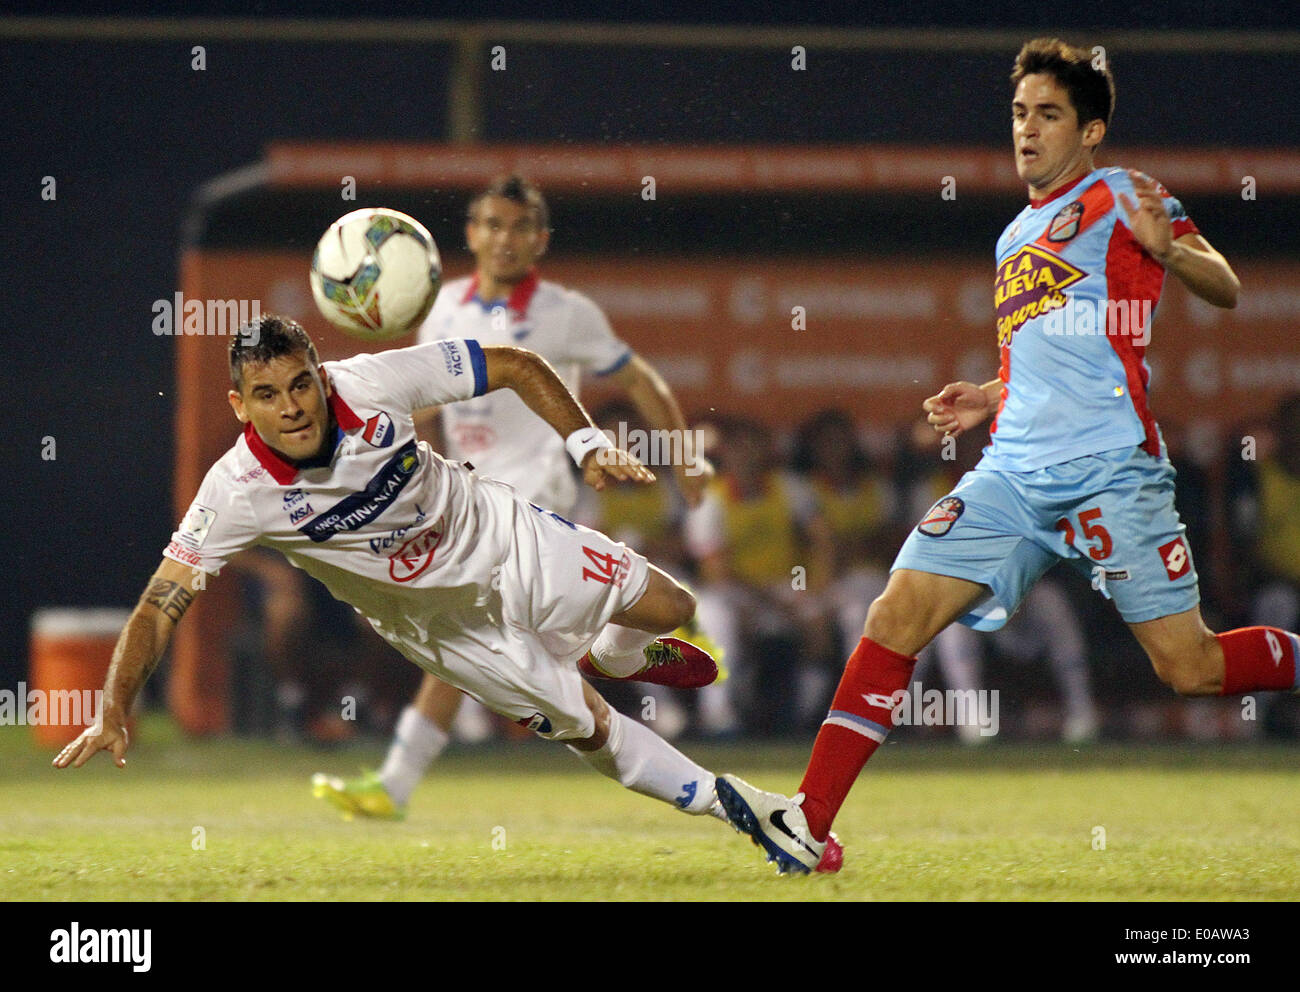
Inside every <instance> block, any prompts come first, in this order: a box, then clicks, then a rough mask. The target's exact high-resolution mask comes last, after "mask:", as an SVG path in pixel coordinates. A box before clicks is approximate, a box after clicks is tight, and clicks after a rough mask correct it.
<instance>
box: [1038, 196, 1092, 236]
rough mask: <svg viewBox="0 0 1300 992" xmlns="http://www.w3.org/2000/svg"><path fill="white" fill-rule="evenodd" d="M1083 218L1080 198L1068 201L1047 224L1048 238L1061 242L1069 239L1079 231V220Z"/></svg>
mask: <svg viewBox="0 0 1300 992" xmlns="http://www.w3.org/2000/svg"><path fill="white" fill-rule="evenodd" d="M1081 220H1083V204H1082V203H1080V202H1079V201H1078V200H1075V201H1074V202H1073V203H1067V204H1066V205H1065V206H1064V207H1062V208H1061V209H1060V211H1058V212H1057V214H1056V216H1055V217H1053V218H1052V222H1051V223H1050V224H1048V225H1047V240H1048V241H1052V242H1055V243H1057V244H1060V243H1061V242H1062V241H1069V240H1070V239H1071V238H1072V237H1074V236H1075V235H1076V234H1078V233H1079V221H1081Z"/></svg>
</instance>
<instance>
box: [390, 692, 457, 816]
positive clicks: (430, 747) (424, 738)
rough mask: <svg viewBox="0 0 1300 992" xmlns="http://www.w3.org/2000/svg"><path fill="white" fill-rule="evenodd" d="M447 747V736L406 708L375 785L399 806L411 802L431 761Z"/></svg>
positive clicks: (398, 721)
mask: <svg viewBox="0 0 1300 992" xmlns="http://www.w3.org/2000/svg"><path fill="white" fill-rule="evenodd" d="M446 746H447V732H446V731H445V730H443V729H442V728H441V727H439V726H438V725H437V724H436V723H434V722H433V721H432V720H430V719H429V718H428V717H427V716H425V715H424V714H423V713H421V712H420V711H419V710H417V709H416V708H415V707H414V706H408V707H406V709H404V710H402V715H401V716H400V717H398V718H397V728H396V729H395V730H394V731H393V743H392V744H390V745H389V746H388V757H387V758H385V759H384V767H383V768H381V769H379V781H380V782H382V783H383V785H384V788H385V789H387V790H388V794H389V796H391V797H392V800H393V802H395V803H397V804H398V805H399V806H400V805H401V804H403V803H405V802H406V801H407V800H408V799H410V798H411V793H412V792H414V791H415V787H416V785H417V784H419V781H420V779H421V777H423V775H424V773H425V772H426V771H428V770H429V766H430V765H431V764H433V759H434V758H436V757H438V755H440V754H441V753H442V749H443V748H444V747H446Z"/></svg>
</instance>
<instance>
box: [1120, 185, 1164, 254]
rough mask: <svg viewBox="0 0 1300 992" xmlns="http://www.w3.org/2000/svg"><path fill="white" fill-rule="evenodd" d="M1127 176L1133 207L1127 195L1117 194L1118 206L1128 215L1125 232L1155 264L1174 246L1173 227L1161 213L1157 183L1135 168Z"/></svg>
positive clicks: (1161, 199)
mask: <svg viewBox="0 0 1300 992" xmlns="http://www.w3.org/2000/svg"><path fill="white" fill-rule="evenodd" d="M1128 175H1129V178H1130V179H1132V180H1133V192H1134V193H1136V194H1137V198H1138V202H1137V204H1134V203H1133V201H1132V200H1130V199H1129V198H1128V194H1127V193H1121V194H1120V195H1119V202H1120V205H1121V206H1123V208H1124V213H1125V214H1126V215H1127V216H1128V226H1129V230H1130V231H1132V232H1133V237H1135V238H1137V239H1138V243H1139V244H1141V245H1142V247H1143V248H1145V249H1146V250H1147V251H1148V252H1150V254H1151V256H1152V257H1153V258H1155V259H1156V261H1163V260H1164V258H1165V256H1166V255H1168V254H1169V250H1170V248H1171V247H1172V246H1173V243H1174V225H1173V222H1172V221H1171V220H1170V219H1169V214H1167V213H1166V212H1165V201H1164V198H1163V197H1162V196H1161V195H1160V184H1159V183H1157V182H1156V181H1155V180H1154V179H1152V178H1151V177H1150V176H1148V175H1146V174H1145V173H1141V172H1138V171H1137V170H1135V169H1129V170H1128Z"/></svg>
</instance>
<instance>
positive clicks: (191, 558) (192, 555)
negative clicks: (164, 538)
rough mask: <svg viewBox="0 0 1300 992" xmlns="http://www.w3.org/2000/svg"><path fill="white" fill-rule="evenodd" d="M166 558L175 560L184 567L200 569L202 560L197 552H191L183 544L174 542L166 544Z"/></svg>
mask: <svg viewBox="0 0 1300 992" xmlns="http://www.w3.org/2000/svg"><path fill="white" fill-rule="evenodd" d="M167 557H169V558H175V559H176V560H177V561H179V562H182V563H183V564H186V565H192V566H194V567H195V568H200V567H202V565H203V558H202V557H201V556H200V555H199V553H198V552H197V551H192V550H190V549H189V548H187V547H185V545H183V544H178V543H177V542H176V541H169V542H168V544H167Z"/></svg>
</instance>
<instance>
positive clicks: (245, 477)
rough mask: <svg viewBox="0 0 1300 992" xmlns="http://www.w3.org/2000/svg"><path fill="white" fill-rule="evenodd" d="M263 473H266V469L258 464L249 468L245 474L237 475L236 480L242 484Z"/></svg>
mask: <svg viewBox="0 0 1300 992" xmlns="http://www.w3.org/2000/svg"><path fill="white" fill-rule="evenodd" d="M263 475H266V469H264V468H262V466H261V465H257V466H255V467H254V468H251V469H249V470H248V471H247V472H245V473H244V474H243V475H237V476H235V482H237V483H238V484H239V485H241V486H242V485H244V484H246V483H249V482H252V481H253V480H254V479H256V478H259V477H260V476H263Z"/></svg>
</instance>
